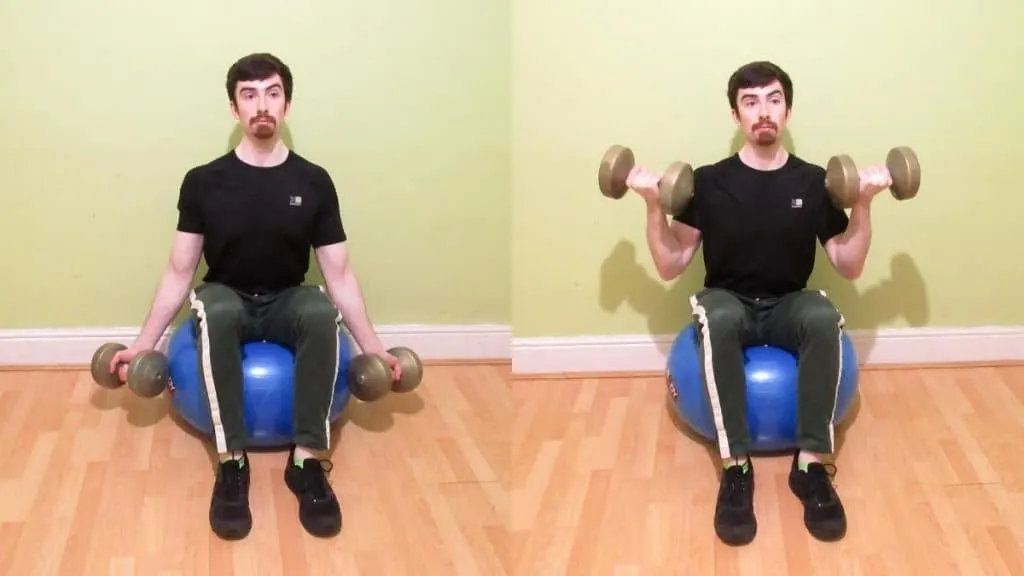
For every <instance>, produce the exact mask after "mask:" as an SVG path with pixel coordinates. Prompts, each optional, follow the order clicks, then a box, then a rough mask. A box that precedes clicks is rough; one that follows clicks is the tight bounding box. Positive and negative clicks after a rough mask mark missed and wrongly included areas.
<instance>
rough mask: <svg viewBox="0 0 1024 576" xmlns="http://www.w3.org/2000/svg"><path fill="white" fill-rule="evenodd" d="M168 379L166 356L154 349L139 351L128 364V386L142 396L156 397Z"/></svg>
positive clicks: (163, 388) (164, 387)
mask: <svg viewBox="0 0 1024 576" xmlns="http://www.w3.org/2000/svg"><path fill="white" fill-rule="evenodd" d="M169 380H170V372H169V369H168V363H167V357H166V356H164V355H163V354H162V353H161V352H158V351H156V350H146V351H145V352H140V353H139V354H138V355H137V356H136V357H135V358H134V359H132V361H131V362H130V363H129V364H128V387H129V388H130V389H131V390H132V392H134V393H136V394H138V395H139V396H141V397H143V398H156V397H157V396H159V395H160V394H161V393H162V392H163V391H164V390H165V389H166V388H167V382H168V381H169Z"/></svg>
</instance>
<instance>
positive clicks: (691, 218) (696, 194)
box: [672, 167, 705, 230]
mask: <svg viewBox="0 0 1024 576" xmlns="http://www.w3.org/2000/svg"><path fill="white" fill-rule="evenodd" d="M704 173H705V170H704V167H701V168H698V169H696V170H694V171H693V197H692V198H690V201H689V202H687V203H686V206H684V207H683V210H682V211H681V212H679V213H678V214H673V215H672V219H673V220H675V221H676V222H680V223H683V224H686V225H687V226H690V227H693V228H696V229H697V230H700V229H701V221H700V202H701V190H703V188H704V186H703V181H704Z"/></svg>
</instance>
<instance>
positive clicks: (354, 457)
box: [0, 365, 512, 576]
mask: <svg viewBox="0 0 1024 576" xmlns="http://www.w3.org/2000/svg"><path fill="white" fill-rule="evenodd" d="M509 382H510V367H509V366H508V365H504V366H466V367H428V369H427V370H426V372H425V375H424V381H423V384H422V385H421V388H420V390H419V391H417V392H415V393H412V394H408V395H402V396H398V395H395V396H392V397H390V398H388V399H386V400H384V401H382V402H380V403H376V404H372V405H367V404H361V403H359V402H356V401H354V402H352V403H350V405H349V408H348V409H347V411H346V415H347V419H346V420H347V421H341V422H339V426H336V429H338V430H339V433H338V434H337V436H340V438H338V437H336V439H335V442H336V446H337V448H336V450H335V453H334V455H333V461H334V470H333V472H332V473H331V478H332V484H333V486H334V487H335V490H336V492H337V493H338V495H339V497H340V499H341V505H342V512H343V514H344V526H343V532H342V534H341V535H340V536H338V537H337V538H334V539H330V540H321V539H317V538H313V537H311V536H308V535H307V534H306V533H305V532H304V531H303V529H302V526H301V525H300V524H299V521H298V508H297V504H296V501H295V498H294V496H292V494H291V492H289V491H288V489H287V487H285V485H284V479H283V474H284V463H285V459H286V458H287V454H286V453H282V452H275V453H263V454H253V455H252V464H253V468H252V492H251V503H252V507H253V524H254V525H253V530H252V533H251V534H250V535H249V538H247V539H246V540H243V541H241V542H236V543H227V542H222V541H220V540H219V539H217V537H216V536H214V535H213V534H212V532H211V531H210V528H209V521H208V513H209V504H210V494H211V489H212V485H213V469H212V464H211V457H210V455H209V454H208V448H207V446H208V443H204V442H202V441H200V440H199V439H197V438H196V437H194V436H192V435H191V434H190V433H189V432H186V431H185V430H186V429H185V428H183V427H182V425H179V424H178V423H177V422H176V421H174V420H172V418H170V417H169V416H168V402H167V401H166V399H164V398H161V399H160V400H143V399H139V398H137V397H135V396H133V395H132V394H131V393H130V392H128V391H127V390H119V391H115V392H110V391H105V390H101V389H99V388H98V387H97V386H96V385H95V384H93V383H92V381H91V379H90V378H89V375H88V374H87V373H84V372H82V373H76V372H57V371H52V372H51V371H39V372H31V373H17V372H0V454H2V455H3V457H2V459H0V575H3V576H8V575H10V576H48V575H61V576H65V575H67V576H84V575H92V574H103V575H106V574H118V575H120V574H135V575H139V576H165V575H171V574H175V575H184V576H204V575H214V576H230V575H233V574H234V575H240V576H256V575H259V576H263V575H277V574H281V575H287V576H305V575H307V574H308V575H311V576H312V575H316V576H321V575H323V576H331V575H335V574H338V575H341V574H344V575H348V574H352V575H358V574H367V575H374V576H376V575H382V576H383V575H388V574H402V575H405V574H416V575H427V574H446V575H447V574H452V575H457V574H465V575H473V576H477V575H487V574H503V573H505V566H504V565H503V561H504V557H503V553H504V549H505V544H506V541H505V538H504V528H503V524H504V519H505V518H506V516H507V509H508V502H507V493H508V482H509V476H508V470H509V437H510V432H509V431H510V427H511V414H512V410H511V396H510V393H509Z"/></svg>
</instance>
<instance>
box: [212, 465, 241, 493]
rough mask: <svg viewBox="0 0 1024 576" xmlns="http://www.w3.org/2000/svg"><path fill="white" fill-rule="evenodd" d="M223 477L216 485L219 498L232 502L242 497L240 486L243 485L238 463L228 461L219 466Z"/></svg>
mask: <svg viewBox="0 0 1024 576" xmlns="http://www.w3.org/2000/svg"><path fill="white" fill-rule="evenodd" d="M221 470H222V474H223V477H222V479H221V482H220V483H219V485H218V490H219V492H220V495H221V497H223V498H224V499H225V500H229V501H234V500H238V499H239V498H241V496H242V485H243V483H244V480H243V478H244V477H243V475H242V467H241V466H239V464H238V462H235V461H230V462H225V463H224V464H222V465H221Z"/></svg>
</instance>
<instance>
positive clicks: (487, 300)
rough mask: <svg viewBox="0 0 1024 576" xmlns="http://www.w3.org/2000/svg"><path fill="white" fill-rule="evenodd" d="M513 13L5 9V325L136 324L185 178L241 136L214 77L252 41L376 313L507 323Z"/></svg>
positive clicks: (190, 6) (202, 6) (247, 6)
mask: <svg viewBox="0 0 1024 576" xmlns="http://www.w3.org/2000/svg"><path fill="white" fill-rule="evenodd" d="M507 14H508V11H507V6H506V7H505V8H502V7H501V5H500V4H495V3H486V2H483V3H475V2H468V1H458V0H437V1H434V2H429V3H427V2H415V1H412V0H384V1H382V2H369V3H326V2H316V3H313V2H303V1H298V2H293V3H284V2H246V3H238V2H227V3H209V2H198V1H196V0H184V1H182V2H176V3H174V4H159V3H156V4H151V3H140V2H129V1H128V0H110V1H107V2H102V3H88V2H87V3H81V2H71V1H67V0H64V1H57V0H43V1H40V2H33V3H14V4H9V3H7V4H5V5H4V7H2V8H0V62H2V64H3V66H2V70H3V74H4V88H3V89H2V90H0V110H2V113H3V117H4V122H3V129H4V138H2V139H0V147H2V149H0V162H2V166H3V169H2V170H0V190H2V191H3V195H4V203H3V210H2V216H0V218H2V220H0V223H2V227H0V241H2V243H3V245H4V252H3V253H2V256H0V258H2V260H0V264H2V266H0V269H2V270H3V276H4V278H5V280H4V282H3V285H4V288H3V292H4V296H5V297H4V298H3V299H0V328H6V329H18V328H43V327H48V328H54V327H89V326H93V327H102V326H137V325H140V324H141V323H142V321H143V319H144V317H145V314H146V311H147V309H148V307H149V303H150V300H151V298H152V295H153V291H154V289H155V287H156V283H157V280H158V277H159V274H160V271H161V269H162V268H163V266H164V264H165V263H166V261H167V255H168V250H169V247H170V240H171V236H172V234H173V230H174V225H175V221H176V210H175V203H176V200H177V194H178V186H179V184H180V182H181V178H182V176H183V175H184V173H185V171H186V170H187V169H188V168H189V167H191V166H193V165H196V164H200V163H204V162H206V161H208V160H210V159H212V158H213V157H215V156H217V155H220V154H223V153H224V152H226V151H227V150H229V149H230V147H232V146H233V144H234V142H235V141H237V140H236V139H237V135H233V132H234V129H235V122H234V119H233V118H232V116H231V114H230V110H229V107H228V100H227V94H226V93H225V88H224V82H225V75H226V73H227V69H228V67H229V66H230V65H231V63H232V62H234V61H235V60H236V59H237V58H239V57H240V56H242V55H244V54H248V53H250V52H260V51H269V52H273V53H274V54H276V55H278V56H280V57H281V58H282V59H284V61H285V62H286V63H287V64H289V65H290V66H291V68H292V71H293V73H294V75H295V95H294V97H295V99H294V102H293V109H292V115H291V117H290V122H289V123H288V129H289V133H290V140H291V142H292V143H293V145H294V147H295V149H296V150H297V151H298V152H299V153H300V154H303V155H304V156H306V157H308V158H310V159H311V160H313V161H315V162H317V163H320V164H322V165H323V166H324V167H326V168H327V169H328V170H329V171H330V172H331V174H332V176H333V177H334V180H335V183H336V184H337V186H338V189H339V191H340V194H341V204H342V217H343V218H344V221H345V225H346V228H347V230H348V232H349V235H350V241H351V250H352V254H353V259H354V264H355V266H356V270H357V273H358V274H359V276H360V278H361V280H362V283H363V288H364V290H365V292H366V298H367V305H368V306H369V309H370V315H371V317H372V318H373V320H374V321H375V322H377V323H379V324H396V323H400V324H406V323H429V324H472V323H480V322H498V323H504V324H507V323H509V322H510V314H511V312H510V296H509V285H510V278H509V275H508V272H509V253H510V239H511V233H510V219H509V216H508V214H509V183H510V178H509V154H508V146H509V126H508V120H509V109H508V97H509V74H508V62H509V60H508V50H509V39H508V34H509V31H508V16H507ZM483 266H489V267H491V268H493V272H490V273H486V274H482V273H481V268H482V267H483ZM311 269H312V270H313V271H314V272H313V274H312V275H311V276H310V278H309V281H311V282H315V281H317V280H318V279H319V270H317V268H316V264H315V261H312V263H311Z"/></svg>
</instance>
